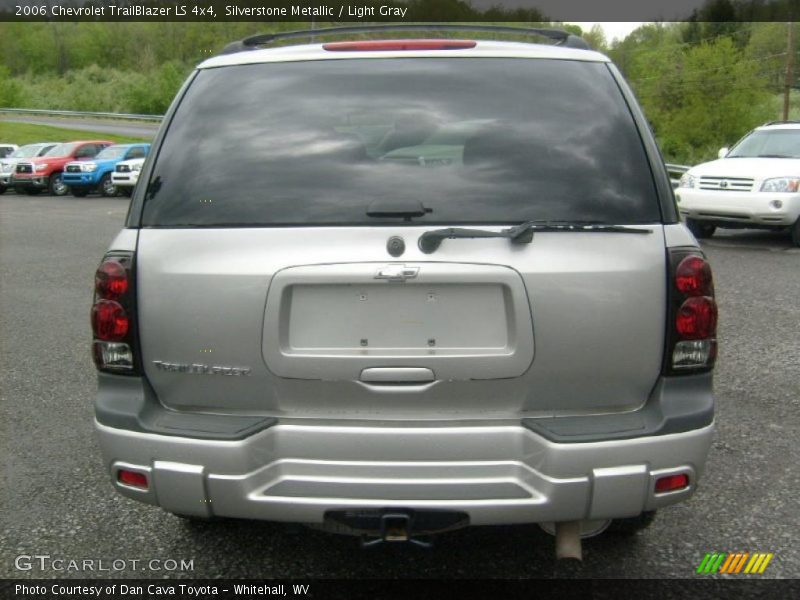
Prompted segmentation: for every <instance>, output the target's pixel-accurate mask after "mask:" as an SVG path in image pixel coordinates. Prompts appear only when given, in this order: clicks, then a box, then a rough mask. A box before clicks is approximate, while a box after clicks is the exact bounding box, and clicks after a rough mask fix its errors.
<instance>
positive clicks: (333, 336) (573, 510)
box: [92, 26, 717, 554]
mask: <svg viewBox="0 0 800 600" xmlns="http://www.w3.org/2000/svg"><path fill="white" fill-rule="evenodd" d="M458 29H459V30H460V31H464V30H465V29H468V28H466V27H465V26H458ZM349 31H350V30H348V31H346V33H347V32H349ZM340 33H341V32H340ZM315 34H316V35H322V33H321V32H320V31H319V30H317V31H316V32H315ZM283 35H284V36H286V35H287V34H283ZM288 35H292V34H288ZM462 35H463V34H462ZM542 35H544V36H545V37H551V38H554V39H555V40H556V41H557V42H558V44H556V45H548V44H541V45H540V44H523V43H503V42H487V41H471V40H461V39H459V40H443V39H436V40H432V39H405V40H388V41H382V40H378V41H376V40H370V41H337V42H331V43H324V44H313V45H300V46H290V47H281V48H276V49H263V48H261V46H262V45H264V44H266V43H267V42H269V41H271V39H272V38H273V37H274V36H269V35H268V36H260V37H256V38H252V39H249V40H245V41H244V42H239V43H237V44H235V45H233V46H231V47H229V48H228V49H227V51H226V52H225V53H223V54H222V55H220V56H218V57H215V58H212V59H210V60H208V61H206V62H204V63H203V64H201V65H200V66H199V67H198V69H197V70H196V71H195V73H194V74H193V75H192V76H191V77H190V78H189V81H188V82H187V83H186V85H185V86H184V88H183V89H182V91H181V92H180V93H179V95H178V97H177V98H176V100H175V102H174V104H173V106H172V108H171V109H170V111H169V113H168V114H167V116H166V118H165V120H164V123H163V125H162V128H161V131H160V133H159V134H158V137H157V139H156V141H155V144H154V146H153V151H152V152H151V154H150V156H149V157H148V159H147V161H146V163H145V165H144V168H143V170H142V173H141V178H140V179H141V180H140V185H139V186H137V188H136V191H135V193H134V196H133V200H132V204H131V208H130V212H129V215H128V221H127V224H126V227H125V229H123V230H122V231H121V232H120V234H119V235H118V236H117V238H116V239H115V240H114V242H113V243H112V244H111V247H110V249H109V251H108V253H107V254H106V256H105V258H104V259H103V261H102V263H101V265H100V267H99V269H98V271H97V279H96V291H95V304H94V307H93V310H92V321H93V328H94V339H95V341H94V357H95V361H96V363H97V367H98V369H99V371H100V373H99V392H98V397H97V404H96V415H97V431H98V433H99V438H100V443H101V447H102V452H103V456H104V460H105V464H106V467H107V469H108V470H109V472H110V475H111V477H112V480H113V482H114V485H115V486H116V488H117V489H118V491H119V492H121V493H122V494H124V495H126V496H129V497H131V498H134V499H138V500H141V501H143V502H149V503H151V504H155V505H159V506H161V507H163V508H164V509H165V510H167V511H170V512H172V513H175V514H179V515H182V516H190V517H197V518H208V517H213V516H224V517H240V518H249V519H265V520H276V521H295V522H304V523H316V524H327V525H328V526H331V528H334V527H337V528H338V529H339V530H345V531H349V532H353V533H360V534H363V535H365V536H366V537H373V538H375V539H379V540H380V539H383V540H396V539H400V540H405V539H413V538H414V537H415V536H417V535H420V534H426V533H432V532H435V531H441V530H446V529H452V528H455V527H458V526H463V525H468V524H469V525H484V524H510V523H541V524H543V525H544V526H545V528H548V529H550V530H555V531H556V534H557V547H558V548H560V549H561V551H562V554H570V553H573V554H576V553H578V552H576V551H575V550H574V548H575V546H576V545H577V546H578V547H579V538H578V535H579V533H580V532H583V533H584V534H590V533H596V532H599V531H600V530H602V529H603V528H604V527H605V526H606V525H607V524H608V523H609V522H610V521H611V520H618V521H617V522H616V526H617V527H618V528H621V529H625V528H627V529H628V530H630V529H635V528H637V527H641V526H644V525H645V524H647V523H648V522H649V520H650V518H651V516H652V513H653V512H654V511H655V510H657V509H658V508H660V507H663V506H666V505H668V504H672V503H674V502H679V501H682V500H685V499H686V498H687V497H689V495H690V494H692V493H693V492H694V490H695V488H696V486H697V482H698V478H699V477H700V475H701V472H702V469H703V465H704V462H705V459H706V454H707V452H708V449H709V445H710V443H711V438H712V431H713V400H712V393H711V385H712V374H711V369H712V367H713V364H714V359H715V355H716V339H715V335H716V334H715V331H716V315H717V309H716V304H715V301H714V291H713V285H712V279H711V272H710V269H709V265H708V263H707V262H706V260H705V258H704V256H703V253H702V251H701V250H700V248H699V247H698V245H697V243H696V241H695V239H694V238H693V237H692V235H691V234H690V233H689V232H688V231H687V230H686V229H685V228H684V227H683V226H682V225H681V224H680V223H679V221H678V217H677V214H676V209H675V204H674V199H673V196H672V191H671V186H670V181H669V177H668V175H667V173H666V171H665V169H664V166H663V163H662V161H661V158H660V155H659V152H658V149H657V147H656V145H655V143H654V140H653V138H652V136H651V134H650V132H649V130H648V127H647V124H646V121H645V119H644V117H643V115H642V113H641V111H640V109H639V108H638V106H637V104H636V101H635V100H634V98H633V96H632V94H631V92H630V90H629V88H628V87H627V85H626V84H625V82H624V81H623V80H622V78H621V76H620V74H619V72H618V71H617V69H616V68H615V67H614V66H613V65H612V64H611V63H609V61H608V59H607V58H605V57H604V56H602V55H600V54H597V53H594V52H591V51H589V50H586V49H581V48H580V47H581V46H583V47H584V48H585V45H584V44H583V42H582V40H580V39H579V38H574V37H572V36H567V34H564V33H563V32H553V31H545V32H543V33H542ZM570 46H573V47H570ZM186 148H192V149H193V151H192V152H186V151H185V149H186ZM570 548H572V550H570Z"/></svg>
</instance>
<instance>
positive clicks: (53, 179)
mask: <svg viewBox="0 0 800 600" xmlns="http://www.w3.org/2000/svg"><path fill="white" fill-rule="evenodd" d="M47 187H48V189H49V190H50V195H51V196H66V195H67V194H68V193H69V187H67V185H66V184H65V183H64V182H63V181H61V173H53V174H52V175H50V179H49V182H48V186H47Z"/></svg>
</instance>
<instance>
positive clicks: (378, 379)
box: [360, 367, 434, 383]
mask: <svg viewBox="0 0 800 600" xmlns="http://www.w3.org/2000/svg"><path fill="white" fill-rule="evenodd" d="M360 379H361V381H363V382H365V383H425V382H428V381H433V380H434V375H433V371H431V370H430V369H426V368H424V367H373V368H370V369H364V370H363V371H361V378H360Z"/></svg>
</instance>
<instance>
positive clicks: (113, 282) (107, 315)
mask: <svg viewBox="0 0 800 600" xmlns="http://www.w3.org/2000/svg"><path fill="white" fill-rule="evenodd" d="M94 282H95V283H94V303H93V305H92V311H91V322H92V332H93V333H94V342H93V344H92V357H93V359H94V363H95V365H96V366H97V368H98V369H99V370H100V371H106V372H110V373H121V374H128V375H133V374H136V373H137V371H138V369H137V363H136V328H135V326H134V317H135V314H136V310H135V309H136V307H135V294H134V285H133V253H131V252H113V253H109V254H107V255H106V256H105V257H104V258H103V261H102V262H101V263H100V266H99V267H98V268H97V272H96V273H95V278H94Z"/></svg>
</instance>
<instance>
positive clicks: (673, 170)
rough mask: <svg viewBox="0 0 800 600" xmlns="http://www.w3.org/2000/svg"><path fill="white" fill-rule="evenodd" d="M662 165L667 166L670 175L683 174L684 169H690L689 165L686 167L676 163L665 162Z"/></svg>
mask: <svg viewBox="0 0 800 600" xmlns="http://www.w3.org/2000/svg"><path fill="white" fill-rule="evenodd" d="M664 166H665V167H667V171H668V172H669V174H670V175H672V174H675V175H683V174H684V173H686V171H688V170H689V169H691V167H687V166H686V165H676V164H673V163H666V164H665V165H664Z"/></svg>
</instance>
